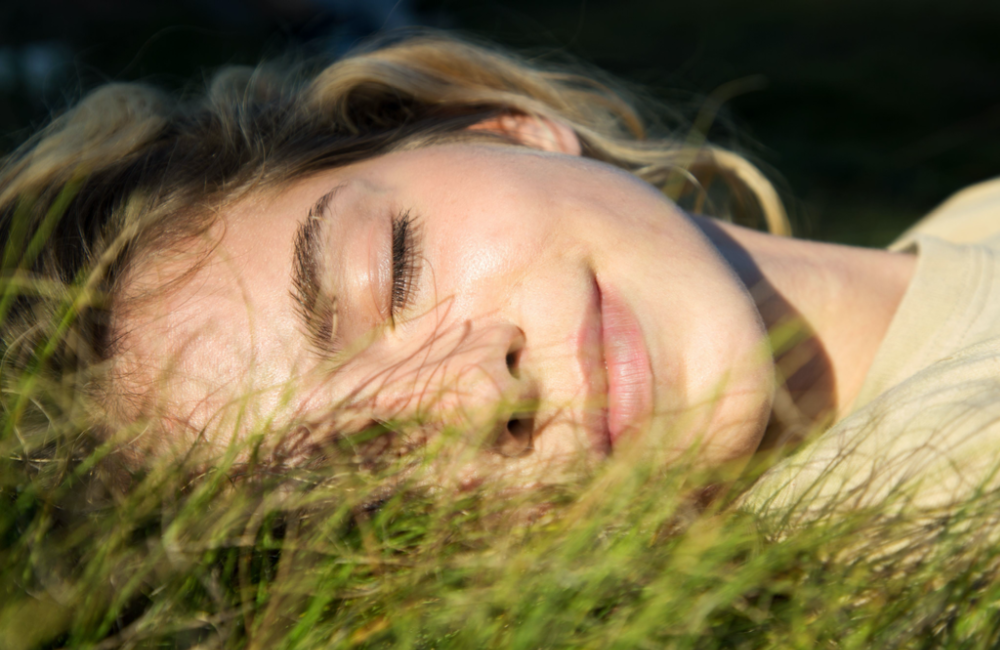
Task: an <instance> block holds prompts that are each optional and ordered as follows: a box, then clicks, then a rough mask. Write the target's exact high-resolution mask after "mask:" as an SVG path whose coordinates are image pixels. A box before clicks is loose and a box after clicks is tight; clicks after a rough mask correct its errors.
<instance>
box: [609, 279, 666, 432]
mask: <svg viewBox="0 0 1000 650" xmlns="http://www.w3.org/2000/svg"><path fill="white" fill-rule="evenodd" d="M599 289H600V292H601V326H602V327H601V339H602V343H603V347H604V363H605V365H606V366H607V371H608V434H609V436H610V438H611V444H612V446H613V445H615V444H616V443H617V442H618V440H619V439H621V438H622V437H623V436H626V435H628V434H630V433H632V432H634V431H636V430H637V429H639V428H640V427H641V426H642V425H643V424H645V423H646V422H647V421H648V420H649V418H650V416H651V415H652V406H653V371H652V368H651V367H650V363H649V353H648V352H647V350H646V343H645V341H644V340H643V336H642V329H641V328H640V327H639V320H638V319H637V318H636V317H635V314H634V313H632V310H631V309H629V307H628V305H627V304H626V303H625V301H624V300H622V298H621V296H619V295H618V294H616V293H615V292H614V291H613V290H611V289H609V288H607V287H603V286H601V287H599Z"/></svg>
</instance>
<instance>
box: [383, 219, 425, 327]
mask: <svg viewBox="0 0 1000 650" xmlns="http://www.w3.org/2000/svg"><path fill="white" fill-rule="evenodd" d="M419 243H420V229H419V227H418V225H417V223H416V222H415V220H414V218H413V217H412V216H411V215H410V212H409V210H407V211H405V212H401V213H400V214H398V215H396V216H395V217H394V218H393V220H392V295H391V298H390V301H389V319H390V320H391V321H393V322H395V320H396V319H397V318H398V317H399V315H400V314H401V313H402V312H403V311H405V310H406V308H407V307H409V306H410V302H411V301H412V300H413V294H414V286H415V285H416V279H417V278H416V276H417V271H418V268H417V257H418V255H417V248H418V244H419Z"/></svg>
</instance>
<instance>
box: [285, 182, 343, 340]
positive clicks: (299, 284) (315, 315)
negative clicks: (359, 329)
mask: <svg viewBox="0 0 1000 650" xmlns="http://www.w3.org/2000/svg"><path fill="white" fill-rule="evenodd" d="M342 187H343V185H338V186H337V187H334V188H333V189H332V190H330V191H329V192H327V193H326V194H324V195H323V196H321V197H319V200H318V201H316V203H315V204H314V205H313V206H312V208H310V210H309V214H308V216H306V219H305V221H303V222H302V223H301V224H299V227H298V228H297V229H296V231H295V239H294V250H293V253H292V287H291V290H290V293H291V295H292V301H293V302H294V306H295V314H296V315H297V316H298V318H299V322H300V324H301V325H302V327H303V329H304V330H305V334H306V338H307V339H308V341H309V345H310V347H311V348H312V349H313V351H314V352H316V353H318V354H319V355H320V356H324V357H326V356H330V355H331V354H333V353H334V352H335V351H336V350H335V343H336V342H335V341H334V335H335V334H336V332H337V297H336V296H335V295H334V294H333V293H332V292H330V291H328V290H324V289H323V281H322V278H324V277H325V275H326V274H325V273H324V271H325V268H324V266H325V265H324V262H325V260H324V256H323V238H322V231H323V226H324V225H325V224H326V219H327V216H328V212H327V208H329V206H330V201H331V200H333V197H334V196H335V195H336V193H337V192H338V191H339V190H340V189H341V188H342Z"/></svg>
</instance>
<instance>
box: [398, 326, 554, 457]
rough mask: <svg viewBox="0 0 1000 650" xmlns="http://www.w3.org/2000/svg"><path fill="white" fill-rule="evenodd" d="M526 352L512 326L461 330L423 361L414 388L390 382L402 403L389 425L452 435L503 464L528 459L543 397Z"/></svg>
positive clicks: (448, 336)
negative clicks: (395, 423) (396, 423)
mask: <svg viewBox="0 0 1000 650" xmlns="http://www.w3.org/2000/svg"><path fill="white" fill-rule="evenodd" d="M525 350H526V339H525V336H524V333H523V332H522V331H521V329H520V328H518V327H517V326H515V325H513V324H510V323H490V324H475V323H473V322H471V321H468V322H465V323H463V324H460V325H458V326H456V327H455V328H454V331H452V332H448V333H446V334H443V335H441V336H439V337H438V338H437V339H436V340H434V341H432V342H430V343H428V345H427V349H426V350H424V351H423V355H422V358H419V355H418V358H417V359H416V361H417V369H416V370H415V371H414V375H413V376H411V381H406V380H405V378H403V381H399V380H398V379H397V380H396V381H393V382H391V383H392V384H395V385H396V386H397V389H398V391H399V392H397V391H395V390H394V391H390V393H396V394H397V396H398V397H397V398H396V399H395V400H392V401H393V402H395V404H394V408H393V407H390V410H391V411H394V412H393V413H392V419H393V420H395V421H399V422H402V423H403V424H405V423H406V421H415V422H417V423H419V424H420V425H421V426H422V427H428V428H430V429H441V430H450V431H452V432H455V433H458V434H460V435H461V436H462V437H463V438H464V439H466V440H470V441H472V442H473V443H474V444H476V445H478V446H480V447H481V448H482V449H484V450H488V451H490V452H492V453H496V454H499V455H501V456H506V457H520V456H524V455H527V454H529V453H531V451H532V449H533V443H534V436H535V433H536V417H535V413H536V412H537V409H538V401H539V399H538V397H539V396H538V389H537V385H536V383H535V381H534V379H533V378H532V377H531V375H530V373H529V372H526V368H525V367H524V355H525ZM404 374H409V373H404ZM412 379H416V381H412ZM406 384H409V387H407V386H406ZM407 393H409V394H407ZM387 406H388V405H387Z"/></svg>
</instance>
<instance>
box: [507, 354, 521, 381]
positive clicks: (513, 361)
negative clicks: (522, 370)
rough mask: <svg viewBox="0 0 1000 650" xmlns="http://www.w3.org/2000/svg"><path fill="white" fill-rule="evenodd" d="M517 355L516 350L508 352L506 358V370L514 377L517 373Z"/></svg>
mask: <svg viewBox="0 0 1000 650" xmlns="http://www.w3.org/2000/svg"><path fill="white" fill-rule="evenodd" d="M517 356H518V355H517V352H508V353H507V358H506V362H507V371H508V372H510V374H511V375H513V376H514V377H517V375H518V369H517Z"/></svg>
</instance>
